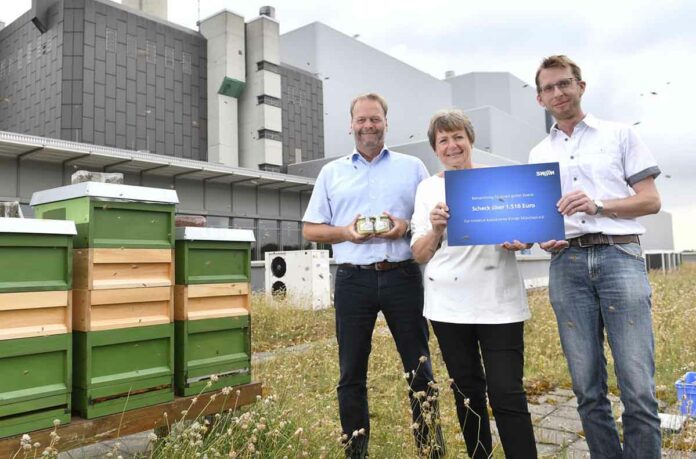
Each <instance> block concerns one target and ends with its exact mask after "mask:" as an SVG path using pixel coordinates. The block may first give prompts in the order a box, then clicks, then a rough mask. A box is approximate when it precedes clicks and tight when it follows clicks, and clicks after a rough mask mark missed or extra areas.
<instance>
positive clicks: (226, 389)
mask: <svg viewBox="0 0 696 459" xmlns="http://www.w3.org/2000/svg"><path fill="white" fill-rule="evenodd" d="M230 392H232V388H231V387H229V386H225V387H223V388H222V395H230Z"/></svg>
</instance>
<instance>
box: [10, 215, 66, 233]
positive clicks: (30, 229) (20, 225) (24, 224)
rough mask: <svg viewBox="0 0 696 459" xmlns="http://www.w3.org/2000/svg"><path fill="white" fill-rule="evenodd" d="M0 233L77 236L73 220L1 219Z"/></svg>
mask: <svg viewBox="0 0 696 459" xmlns="http://www.w3.org/2000/svg"><path fill="white" fill-rule="evenodd" d="M0 233H24V234H67V235H70V236H74V235H76V234H77V231H76V229H75V222H73V221H72V220H42V219H38V218H9V217H5V218H0Z"/></svg>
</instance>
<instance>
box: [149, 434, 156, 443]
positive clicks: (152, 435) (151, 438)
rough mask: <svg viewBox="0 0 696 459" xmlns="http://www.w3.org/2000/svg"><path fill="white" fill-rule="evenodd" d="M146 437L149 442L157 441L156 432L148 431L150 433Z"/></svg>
mask: <svg viewBox="0 0 696 459" xmlns="http://www.w3.org/2000/svg"><path fill="white" fill-rule="evenodd" d="M147 438H148V440H150V441H151V442H156V441H157V434H156V433H154V432H150V435H148V437H147Z"/></svg>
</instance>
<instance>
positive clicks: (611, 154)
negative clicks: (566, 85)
mask: <svg viewBox="0 0 696 459" xmlns="http://www.w3.org/2000/svg"><path fill="white" fill-rule="evenodd" d="M529 162H530V163H550V162H558V163H559V165H560V171H561V188H562V193H563V194H566V193H569V192H571V191H574V190H583V191H584V192H585V193H586V194H587V195H588V196H590V197H591V198H592V199H601V200H610V199H621V198H627V197H629V196H632V195H634V194H635V192H634V191H633V189H632V188H631V186H633V185H635V184H636V183H638V182H640V181H641V180H643V179H645V178H647V177H657V176H658V175H660V169H659V168H658V166H657V163H656V162H655V158H653V156H652V154H651V153H650V151H649V150H648V147H647V146H646V145H645V144H644V143H643V142H642V141H641V140H640V137H638V135H637V134H636V132H635V131H634V130H633V129H632V128H631V127H630V126H626V125H623V124H619V123H613V122H611V121H604V120H600V119H597V118H595V117H593V116H592V115H585V118H584V119H583V120H582V121H580V122H579V123H578V124H577V126H575V129H574V130H573V135H572V136H570V137H568V136H567V135H566V134H565V133H564V132H563V131H561V130H560V129H558V127H557V126H556V125H554V127H553V128H552V129H551V132H550V133H549V135H548V136H547V137H546V138H545V139H544V140H542V141H541V142H540V143H539V145H537V146H536V147H534V148H533V149H532V151H531V152H530V153H529ZM564 221H565V232H566V238H572V237H577V236H582V235H583V234H588V233H604V234H609V235H612V236H615V235H622V234H643V233H645V228H643V226H642V225H641V224H640V223H638V222H637V221H636V219H635V218H611V217H608V216H606V215H601V214H600V215H587V214H586V213H584V212H578V213H576V214H574V215H571V216H570V217H565V218H564Z"/></svg>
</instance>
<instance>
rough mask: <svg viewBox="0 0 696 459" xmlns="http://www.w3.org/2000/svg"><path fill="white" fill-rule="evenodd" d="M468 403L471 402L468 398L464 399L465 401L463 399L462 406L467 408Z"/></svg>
mask: <svg viewBox="0 0 696 459" xmlns="http://www.w3.org/2000/svg"><path fill="white" fill-rule="evenodd" d="M470 402H471V400H469V398H468V397H467V398H465V399H464V406H466V407H468V406H469V403H470Z"/></svg>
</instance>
